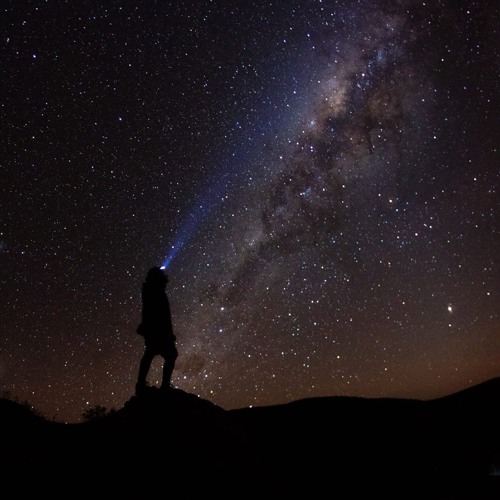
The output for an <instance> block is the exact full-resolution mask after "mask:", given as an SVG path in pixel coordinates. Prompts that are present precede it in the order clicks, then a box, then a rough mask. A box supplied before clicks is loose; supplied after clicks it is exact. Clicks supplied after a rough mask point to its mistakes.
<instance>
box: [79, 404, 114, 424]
mask: <svg viewBox="0 0 500 500" xmlns="http://www.w3.org/2000/svg"><path fill="white" fill-rule="evenodd" d="M113 411H114V410H113V409H111V410H109V411H108V409H107V408H106V407H105V406H101V405H96V406H91V407H90V408H87V409H86V410H85V411H84V412H83V413H82V418H83V420H85V421H86V422H90V421H93V420H99V419H100V418H103V417H105V416H106V415H108V414H109V413H111V412H113Z"/></svg>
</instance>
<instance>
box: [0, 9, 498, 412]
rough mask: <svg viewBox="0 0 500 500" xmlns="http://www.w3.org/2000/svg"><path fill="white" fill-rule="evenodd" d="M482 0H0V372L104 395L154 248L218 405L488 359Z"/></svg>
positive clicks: (118, 382)
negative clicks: (192, 0) (456, 0)
mask: <svg viewBox="0 0 500 500" xmlns="http://www.w3.org/2000/svg"><path fill="white" fill-rule="evenodd" d="M495 4H496V2H494V1H487V0H484V1H470V2H459V3H455V2H445V1H425V2H423V1H414V0H400V1H381V0H358V1H347V0H346V1H343V0H338V1H334V0H322V1H321V0H289V1H284V0H283V1H278V0H266V1H264V0H256V1H248V2H243V1H222V0H213V1H205V0H202V1H196V2H174V1H163V0H148V1H146V0H134V1H131V0H113V1H109V2H99V1H95V0H82V1H79V2H74V1H67V0H24V1H22V2H20V1H18V0H4V1H2V2H1V4H0V35H1V36H0V44H1V58H0V68H1V82H2V91H1V92H0V116H1V120H0V127H1V129H0V145H1V147H0V210H1V211H0V213H1V217H0V292H1V297H2V299H1V301H0V317H1V320H2V321H1V327H0V328H1V336H0V390H1V391H2V392H3V393H9V394H11V395H14V396H15V397H16V398H19V399H21V400H26V401H28V402H29V403H31V404H32V405H33V406H34V407H35V408H36V409H37V410H38V411H40V412H42V413H43V414H44V415H45V416H47V417H48V418H51V419H55V420H59V421H65V422H76V421H79V420H80V417H81V415H82V413H83V412H84V410H86V409H87V408H89V407H92V406H96V405H101V406H105V407H107V408H117V409H118V408H120V407H121V406H122V405H123V404H124V403H125V402H126V401H127V400H128V399H129V398H130V397H131V396H132V395H133V394H134V390H135V382H136V378H137V373H138V366H139V361H140V357H141V355H142V350H143V339H142V338H141V337H139V336H138V335H137V334H136V333H135V329H136V327H137V325H138V323H139V321H140V313H141V299H140V291H141V285H142V282H143V280H144V278H145V275H146V272H147V271H148V269H149V268H150V267H152V266H155V265H162V264H165V265H166V266H167V273H168V275H169V278H170V283H169V285H168V286H167V292H168V295H169V298H170V303H171V309H172V315H173V323H174V329H175V333H176V335H177V347H178V350H179V358H178V360H177V364H176V368H175V371H174V374H173V383H174V385H175V386H176V387H178V388H180V389H182V390H184V391H187V392H191V393H194V394H197V395H199V396H201V397H203V398H205V399H208V400H210V401H212V402H213V403H215V404H217V405H219V406H221V407H223V408H225V409H233V408H240V407H246V406H251V405H255V406H263V405H273V404H280V403H286V402H289V401H293V400H297V399H301V398H307V397H316V396H338V395H343V396H363V397H402V398H418V399H430V398H434V397H439V396H442V395H446V394H449V393H451V392H455V391H458V390H461V389H463V388H466V387H468V386H470V385H473V384H476V383H479V382H482V381H484V380H487V379H489V378H492V377H497V376H500V319H499V311H500V296H499V292H500V290H499V288H500V274H499V264H500V259H499V256H500V236H499V229H500V227H499V226H500V220H499V208H500V203H499V202H500V197H499V191H498V190H499V184H500V169H499V161H498V146H499V144H500V141H499V139H500V137H499V132H500V126H499V125H500V124H499V120H498V109H499V100H498V97H499V92H498V90H499V88H498V77H499V73H500V72H499V69H500V65H499V49H500V47H499V43H498V40H499V38H498V31H497V29H498V26H499V23H498V20H499V19H498V8H497V7H496V5H495ZM457 5H458V6H457ZM160 368H161V358H157V359H156V360H155V361H154V363H153V366H152V370H151V372H150V383H151V384H157V383H158V381H159V377H160V376H161V370H160Z"/></svg>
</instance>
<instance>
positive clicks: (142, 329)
mask: <svg viewBox="0 0 500 500" xmlns="http://www.w3.org/2000/svg"><path fill="white" fill-rule="evenodd" d="M167 283H168V276H167V275H166V273H165V272H164V271H163V270H162V269H160V268H159V267H153V268H151V269H150V270H149V271H148V273H147V275H146V280H145V281H144V283H143V284H142V319H141V324H140V325H139V326H138V327H137V331H138V333H140V334H141V335H142V336H143V337H144V354H143V356H142V359H141V363H140V366H139V377H138V379H137V385H136V394H140V393H141V392H143V391H144V390H145V389H146V388H147V381H146V380H147V376H148V372H149V369H150V368H151V363H152V361H153V359H154V357H155V356H162V357H163V359H164V362H163V375H162V382H161V387H160V388H161V389H163V390H166V389H170V388H171V387H172V386H171V384H170V377H171V376H172V372H173V371H174V365H175V360H176V359H177V356H178V352H177V348H176V346H175V340H176V338H175V335H174V330H173V327H172V317H171V314H170V304H169V301H168V297H167V294H166V292H165V287H166V286H167Z"/></svg>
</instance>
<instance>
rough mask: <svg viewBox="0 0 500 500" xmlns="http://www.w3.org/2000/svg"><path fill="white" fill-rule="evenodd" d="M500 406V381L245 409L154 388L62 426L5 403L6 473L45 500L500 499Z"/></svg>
mask: <svg viewBox="0 0 500 500" xmlns="http://www.w3.org/2000/svg"><path fill="white" fill-rule="evenodd" d="M499 400H500V378H498V379H493V380H489V381H487V382H484V383H482V384H479V385H477V386H474V387H471V388H469V389H466V390H464V391H461V392H458V393H455V394H451V395H449V396H446V397H443V398H439V399H435V400H431V401H420V400H407V399H387V398H380V399H369V398H358V397H337V396H332V397H324V398H310V399H302V400H298V401H294V402H291V403H287V404H282V405H275V406H266V407H255V408H241V409H237V410H224V409H222V408H220V407H218V406H217V405H215V404H213V403H211V402H209V401H207V400H204V399H201V398H199V397H198V396H195V395H193V394H190V393H187V392H184V391H182V390H179V389H173V390H170V391H167V392H161V391H160V390H158V389H155V388H151V389H148V391H147V392H146V393H145V394H144V395H141V396H140V397H138V396H133V397H132V398H131V399H130V400H129V401H127V402H126V403H125V405H124V406H123V408H121V409H119V410H116V411H113V412H111V413H109V414H107V415H105V416H103V417H102V418H99V419H95V420H90V421H87V422H83V423H76V424H63V423H57V422H53V421H49V420H46V419H44V418H43V417H40V416H38V415H36V414H33V413H32V412H30V411H29V409H28V408H27V407H26V406H23V405H21V404H18V403H16V402H13V401H9V400H6V399H0V432H1V436H2V437H1V450H0V457H1V458H0V471H1V473H2V475H3V477H4V478H5V479H4V485H6V484H7V482H8V481H12V482H13V483H15V484H17V485H18V486H17V487H18V488H19V485H20V484H21V485H22V487H23V488H24V489H25V491H26V488H33V489H34V490H35V492H37V493H40V494H41V492H46V493H49V494H57V493H64V492H65V491H68V492H69V491H71V492H73V494H74V493H75V492H76V493H80V495H81V496H85V495H97V496H99V495H98V494H99V492H100V493H102V494H104V492H107V494H113V493H114V494H128V495H131V494H132V493H141V494H142V495H147V494H151V495H153V494H155V495H157V494H158V492H162V496H165V497H169V496H173V495H176V496H177V495H180V494H182V497H183V498H198V497H199V495H201V494H209V493H210V494H215V495H216V496H218V497H219V498H221V497H231V498H250V497H251V498H256V497H257V498H262V497H264V498H271V497H272V498H277V497H279V498H283V497H284V496H285V495H302V496H303V497H304V498H319V497H320V496H321V498H325V497H326V498H342V499H343V498H366V497H367V496H368V495H374V494H382V495H384V498H401V499H403V498H405V499H406V498H425V499H428V498H436V499H437V498H439V499H443V498H471V499H481V498H500V496H498V495H499V493H500V425H499V424H500V409H498V406H499V405H498V402H499ZM70 496H71V495H70Z"/></svg>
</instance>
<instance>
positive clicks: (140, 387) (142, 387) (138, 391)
mask: <svg viewBox="0 0 500 500" xmlns="http://www.w3.org/2000/svg"><path fill="white" fill-rule="evenodd" d="M147 389H148V386H147V384H146V383H144V382H137V384H135V395H136V396H142V395H143V394H144V393H145V392H146V391H147Z"/></svg>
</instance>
